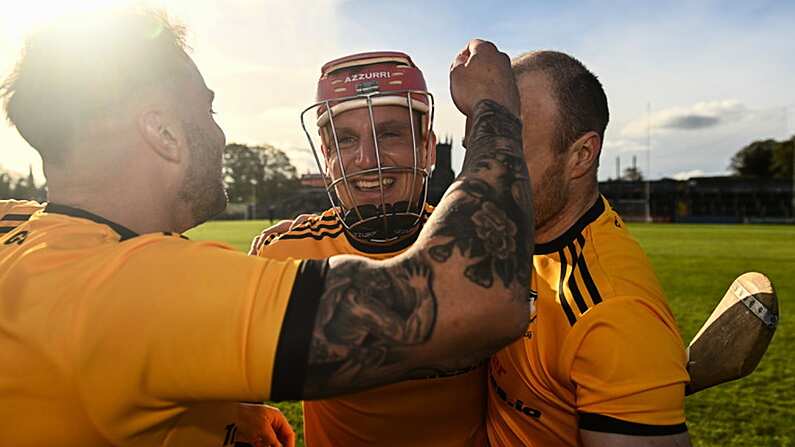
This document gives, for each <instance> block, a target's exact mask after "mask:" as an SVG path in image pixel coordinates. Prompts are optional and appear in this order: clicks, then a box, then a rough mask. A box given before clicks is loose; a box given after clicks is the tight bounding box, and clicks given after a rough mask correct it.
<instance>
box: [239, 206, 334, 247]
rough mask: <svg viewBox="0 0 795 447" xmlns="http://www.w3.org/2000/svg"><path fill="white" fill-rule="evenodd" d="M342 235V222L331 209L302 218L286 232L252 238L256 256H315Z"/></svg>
mask: <svg viewBox="0 0 795 447" xmlns="http://www.w3.org/2000/svg"><path fill="white" fill-rule="evenodd" d="M265 231H266V232H267V231H268V230H265ZM343 232H344V228H343V225H342V222H340V220H339V218H338V217H337V214H336V213H335V212H334V210H333V209H329V210H326V211H324V212H323V213H320V214H312V215H309V216H307V217H305V218H304V219H302V220H301V221H300V222H297V223H296V224H294V225H293V226H292V227H291V228H289V229H288V230H287V231H284V232H274V233H270V234H268V235H266V236H264V237H260V238H259V240H257V239H255V241H254V243H255V244H256V245H257V247H256V250H254V251H255V252H256V254H257V255H259V256H264V257H271V258H282V257H296V258H307V257H314V256H316V253H317V252H319V251H321V250H322V248H323V247H324V246H325V245H326V244H329V243H330V242H331V241H333V240H335V239H336V238H338V237H340V236H342V235H343Z"/></svg>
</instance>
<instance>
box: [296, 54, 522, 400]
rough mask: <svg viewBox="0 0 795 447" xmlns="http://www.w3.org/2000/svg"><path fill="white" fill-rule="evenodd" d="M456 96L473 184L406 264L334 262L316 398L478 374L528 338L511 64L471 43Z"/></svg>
mask: <svg viewBox="0 0 795 447" xmlns="http://www.w3.org/2000/svg"><path fill="white" fill-rule="evenodd" d="M451 90H452V93H453V99H454V101H455V103H456V105H457V106H458V108H459V109H460V110H461V111H462V112H463V113H464V114H466V115H467V122H468V123H471V126H470V128H469V129H468V132H467V142H466V143H467V144H466V146H467V148H468V151H467V155H466V157H465V161H464V167H463V170H462V173H461V174H460V175H459V177H458V179H457V180H456V182H455V183H454V184H453V185H452V186H451V188H450V190H449V191H448V193H447V195H446V196H445V197H444V199H443V200H442V202H441V203H440V204H439V206H438V207H437V208H436V210H435V211H434V213H433V215H432V217H431V218H430V220H429V221H428V222H427V223H426V224H425V226H424V228H423V230H422V232H421V233H420V236H419V238H418V239H417V241H416V242H415V244H414V245H413V246H412V248H411V249H410V250H408V251H407V252H406V253H404V254H402V255H400V256H398V257H395V258H393V259H391V260H388V261H380V262H379V261H372V260H367V259H364V258H359V257H353V256H338V257H334V258H331V259H330V261H329V269H328V271H327V274H326V277H325V283H324V292H323V295H322V297H321V299H320V303H319V310H318V313H317V317H316V321H315V327H314V329H313V337H312V340H311V346H310V352H309V359H308V370H307V378H306V380H305V382H304V391H303V395H304V397H305V398H319V397H326V396H330V395H334V394H339V393H343V392H350V391H355V390H359V389H363V388H367V387H372V386H376V385H381V384H386V383H391V382H396V381H400V380H405V379H409V378H417V377H423V376H427V375H428V374H429V372H441V373H444V372H451V371H457V370H460V369H463V368H467V367H469V366H471V365H474V364H476V363H477V362H479V361H481V360H483V359H484V358H486V357H488V356H489V355H491V354H492V353H493V352H495V351H496V350H498V349H499V348H501V347H503V346H505V345H506V344H508V343H510V342H511V341H513V340H514V339H516V338H518V337H519V336H521V334H522V333H523V332H524V330H525V329H526V328H527V324H528V316H529V303H528V299H527V297H528V286H529V277H530V268H531V262H530V258H531V256H532V251H533V234H532V231H533V222H532V217H531V216H532V212H531V200H530V184H529V181H528V175H527V167H526V166H525V162H524V159H523V156H522V140H521V123H520V122H519V120H518V119H517V118H516V117H517V116H518V112H519V100H518V92H517V91H516V85H515V82H514V80H513V74H512V72H511V68H510V62H509V59H508V57H507V56H506V55H505V54H503V53H500V52H499V51H498V50H497V49H496V47H494V45H492V44H491V43H488V42H482V41H472V42H470V43H469V45H468V48H467V49H465V50H464V51H462V53H461V54H459V56H458V57H457V58H456V61H455V62H454V65H453V68H452V69H451Z"/></svg>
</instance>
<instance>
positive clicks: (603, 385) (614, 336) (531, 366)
mask: <svg viewBox="0 0 795 447" xmlns="http://www.w3.org/2000/svg"><path fill="white" fill-rule="evenodd" d="M533 267H534V268H533V277H532V280H531V281H532V283H531V290H532V292H531V293H532V294H533V295H534V296H531V298H535V306H534V311H533V315H531V323H530V325H529V327H528V329H527V332H526V334H525V336H524V337H523V338H521V339H520V340H518V341H516V342H514V343H513V344H511V345H509V346H508V347H506V348H504V349H503V350H501V351H499V352H498V353H497V354H495V355H494V356H493V357H492V358H491V360H490V362H489V404H488V421H487V428H488V435H489V441H490V442H491V445H492V446H518V445H527V446H576V445H578V443H579V437H578V430H579V429H586V430H593V431H599V432H609V433H622V434H629V435H668V434H676V433H682V432H684V431H686V430H687V427H686V425H685V415H684V397H685V384H686V383H687V382H688V381H689V378H688V375H687V371H686V355H685V350H684V348H683V344H682V339H681V337H680V334H679V331H678V328H677V326H676V322H675V320H674V317H673V315H672V314H671V311H670V309H669V308H668V305H667V302H666V299H665V296H664V294H663V290H662V288H661V286H660V284H659V282H658V280H657V278H656V276H655V274H654V272H653V270H652V267H651V265H650V264H649V261H648V259H647V258H646V256H645V255H644V253H643V250H642V249H641V248H640V246H639V245H638V243H637V242H636V241H635V240H634V239H633V238H632V236H631V235H630V234H629V232H628V231H627V229H626V227H625V225H624V223H623V222H622V220H621V218H620V217H619V216H618V214H617V213H616V212H615V211H613V210H612V209H611V208H610V205H609V204H608V203H607V200H606V199H604V198H603V197H600V198H599V199H598V200H597V202H596V203H595V204H594V205H593V207H592V208H590V210H589V211H588V212H586V213H585V214H584V215H583V216H582V217H581V218H580V220H579V221H578V222H577V223H576V224H574V225H573V226H572V227H571V228H570V229H569V230H568V231H566V232H565V233H564V234H563V235H562V236H560V237H559V238H557V239H556V240H554V241H551V242H549V243H546V244H538V245H536V248H535V255H534V256H533Z"/></svg>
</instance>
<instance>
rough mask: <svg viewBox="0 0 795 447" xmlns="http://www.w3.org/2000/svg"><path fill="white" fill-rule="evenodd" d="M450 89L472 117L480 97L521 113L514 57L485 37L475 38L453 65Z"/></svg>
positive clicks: (515, 112) (454, 100) (462, 109)
mask: <svg viewBox="0 0 795 447" xmlns="http://www.w3.org/2000/svg"><path fill="white" fill-rule="evenodd" d="M450 93H451V94H452V97H453V102H454V103H455V105H456V107H458V110H460V111H461V113H463V114H464V115H466V116H467V117H471V115H472V110H473V109H474V108H475V105H477V104H478V103H479V102H480V101H482V100H485V99H488V100H491V101H494V102H496V103H498V104H500V105H502V106H503V107H505V108H506V109H508V111H510V112H512V113H513V114H514V115H516V116H519V91H518V90H517V88H516V81H515V80H514V76H513V70H512V69H511V60H510V59H509V58H508V55H507V54H505V53H502V52H500V51H499V50H498V49H497V47H496V46H495V45H494V44H493V43H491V42H487V41H485V40H480V39H472V40H470V41H469V43H467V46H466V47H465V48H464V49H463V50H461V52H460V53H458V55H457V56H456V57H455V59H454V60H453V64H452V66H451V67H450Z"/></svg>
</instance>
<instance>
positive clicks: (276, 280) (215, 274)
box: [76, 236, 326, 404]
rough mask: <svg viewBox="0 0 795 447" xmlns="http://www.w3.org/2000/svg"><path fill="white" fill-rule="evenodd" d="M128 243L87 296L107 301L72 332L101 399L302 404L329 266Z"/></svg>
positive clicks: (151, 239) (155, 242)
mask: <svg viewBox="0 0 795 447" xmlns="http://www.w3.org/2000/svg"><path fill="white" fill-rule="evenodd" d="M166 239H170V240H166ZM125 244H130V248H129V249H128V250H127V251H126V252H125V254H124V255H120V256H117V257H116V258H114V259H112V260H110V261H109V263H108V269H107V271H105V272H103V274H102V275H101V276H103V275H104V277H101V278H97V279H96V282H97V284H96V290H95V291H94V293H90V294H86V296H91V297H96V298H94V299H99V300H104V301H105V302H103V303H93V305H88V306H86V308H90V309H93V311H91V312H88V313H87V314H86V315H84V318H81V320H82V322H81V323H80V324H78V326H79V334H80V337H79V340H78V343H77V344H76V346H79V347H80V351H81V352H80V356H81V359H82V362H81V365H83V369H84V371H83V373H82V374H81V375H80V378H81V380H82V381H84V383H87V384H88V383H90V384H91V385H92V386H91V387H90V388H91V389H102V390H107V397H105V398H102V397H100V398H99V399H100V400H102V399H109V400H115V399H120V400H121V401H125V402H135V401H136V400H143V401H144V402H146V403H147V404H150V403H151V402H152V400H154V401H155V402H159V401H162V400H165V401H175V402H181V401H183V402H184V401H202V400H232V401H264V400H269V399H286V398H298V397H299V396H300V390H301V388H302V387H303V378H304V377H305V371H304V370H305V368H306V364H307V359H308V353H309V343H310V337H311V332H312V328H313V326H314V319H315V313H316V311H317V303H318V301H319V297H320V295H321V293H322V285H323V283H324V275H325V265H326V264H325V263H323V262H320V261H295V260H288V261H275V260H271V259H263V258H256V257H251V256H246V255H245V254H242V253H238V252H235V251H233V250H231V249H228V248H226V247H224V246H222V245H221V244H214V243H205V242H193V241H185V240H181V239H179V238H176V237H171V238H166V237H160V238H158V237H156V236H142V237H139V238H136V240H131V241H129V242H126V243H125ZM108 359H110V361H109V360H108ZM98 384H100V385H98ZM119 393H134V394H138V396H119V395H118V394H119ZM94 398H96V397H94Z"/></svg>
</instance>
